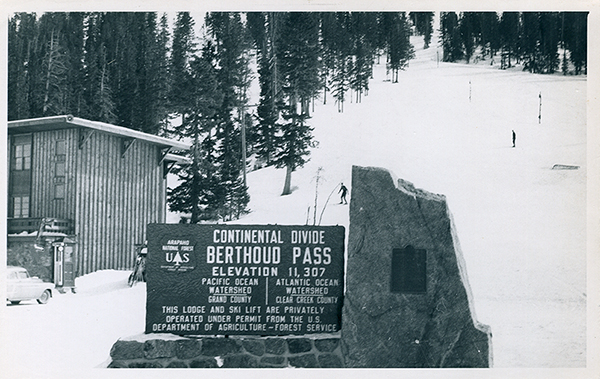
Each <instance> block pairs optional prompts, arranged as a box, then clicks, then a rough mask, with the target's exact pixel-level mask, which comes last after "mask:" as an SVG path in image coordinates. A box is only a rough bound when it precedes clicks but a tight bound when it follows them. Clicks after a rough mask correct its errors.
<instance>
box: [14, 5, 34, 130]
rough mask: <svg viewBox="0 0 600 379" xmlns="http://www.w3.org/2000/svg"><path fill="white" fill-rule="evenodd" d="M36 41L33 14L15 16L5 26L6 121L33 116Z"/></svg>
mask: <svg viewBox="0 0 600 379" xmlns="http://www.w3.org/2000/svg"><path fill="white" fill-rule="evenodd" d="M35 38H37V24H36V15H35V13H17V14H15V15H14V16H13V17H12V18H11V19H10V20H9V25H8V62H7V63H8V119H9V120H19V119H25V118H31V117H34V116H33V113H32V110H31V105H32V104H31V103H32V101H33V99H32V96H31V92H32V88H31V87H32V81H33V79H34V77H35V74H36V72H35V70H34V69H35V64H34V61H35V55H34V49H33V44H34V39H35Z"/></svg>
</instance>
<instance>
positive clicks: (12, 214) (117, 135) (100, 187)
mask: <svg viewBox="0 0 600 379" xmlns="http://www.w3.org/2000/svg"><path fill="white" fill-rule="evenodd" d="M7 129H8V149H7V150H8V154H9V165H8V175H9V177H8V209H7V210H8V222H7V229H8V235H9V251H8V254H7V258H8V264H9V265H10V264H19V263H20V264H21V265H26V264H27V262H29V263H31V262H34V261H36V262H42V263H39V264H45V263H44V262H47V263H48V266H51V263H50V262H51V259H52V258H49V259H37V258H36V257H28V258H26V259H25V258H23V256H22V252H21V253H19V254H21V255H20V256H15V255H14V254H13V255H12V256H11V246H10V245H11V237H14V238H12V240H13V241H14V240H16V239H18V237H19V236H24V237H25V236H26V235H28V234H29V235H30V236H31V235H33V234H35V231H38V230H39V228H40V223H41V221H42V220H44V221H47V220H48V219H50V222H49V223H48V225H49V228H46V229H45V230H46V232H48V233H49V231H53V232H62V233H63V235H69V236H72V238H73V240H74V241H75V246H76V248H75V253H74V254H75V258H74V261H73V270H74V273H73V275H74V276H81V275H85V274H88V273H91V272H94V271H97V270H104V269H116V270H123V269H131V268H132V267H133V264H134V260H135V249H134V246H135V245H136V244H141V243H143V242H144V240H145V239H146V225H147V224H148V223H164V222H165V221H166V210H167V204H166V190H167V180H166V177H167V173H168V171H169V169H170V167H171V166H172V165H173V164H174V163H177V162H179V163H182V162H185V161H186V159H185V158H184V157H182V156H180V155H177V154H176V153H178V152H184V151H185V150H189V148H190V145H189V144H188V143H184V142H178V141H174V140H170V139H167V138H162V137H158V136H155V135H150V134H146V133H142V132H139V131H135V130H132V129H127V128H123V127H119V126H115V125H111V124H106V123H102V122H95V121H89V120H84V119H81V118H77V117H73V116H55V117H45V118H37V119H28V120H17V121H10V122H8V128H7ZM42 229H44V227H42ZM38 234H39V232H38ZM49 234H50V233H49ZM55 234H56V233H55ZM59 234H60V233H59ZM38 238H39V236H38ZM21 250H23V249H22V248H21ZM38 253H39V252H38ZM17 255H18V254H17ZM15 260H16V263H14V262H15ZM48 261H49V262H48ZM38 268H39V267H38ZM48 270H49V271H48V272H50V273H51V271H52V269H51V267H48ZM30 271H32V270H31V268H30ZM33 271H34V274H35V271H36V268H35V267H34V268H33ZM37 271H40V270H37ZM43 276H44V275H41V277H43ZM46 276H47V275H46ZM49 279H52V278H49Z"/></svg>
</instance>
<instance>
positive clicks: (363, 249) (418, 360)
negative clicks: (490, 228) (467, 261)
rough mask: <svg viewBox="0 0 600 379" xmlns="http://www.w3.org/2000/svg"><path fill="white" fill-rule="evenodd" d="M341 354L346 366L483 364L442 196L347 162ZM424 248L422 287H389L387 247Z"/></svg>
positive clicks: (482, 328)
mask: <svg viewBox="0 0 600 379" xmlns="http://www.w3.org/2000/svg"><path fill="white" fill-rule="evenodd" d="M351 193H352V194H351V202H350V228H349V240H348V262H347V271H346V295H345V299H344V306H343V314H342V339H341V344H342V352H343V355H344V358H345V366H346V367H367V368H378V367H413V368H419V367H427V368H430V367H490V366H491V363H492V361H491V331H490V328H489V327H488V326H486V325H482V324H480V323H478V322H477V321H476V320H475V315H474V312H473V310H472V305H471V304H472V302H471V301H470V289H469V286H468V281H467V277H466V271H465V265H464V262H463V258H462V255H461V252H460V247H459V245H458V239H457V237H456V235H455V231H454V226H453V222H452V219H451V216H450V213H449V210H448V207H447V205H446V200H445V197H444V196H442V195H436V194H432V193H428V192H426V191H423V190H419V189H416V188H414V186H413V185H412V184H411V183H408V182H405V181H403V180H398V181H397V185H396V184H395V183H394V179H393V178H392V175H391V174H390V173H389V172H388V171H386V170H384V169H380V168H363V167H356V166H355V167H353V169H352V189H351ZM407 246H412V247H414V249H424V250H425V251H426V271H424V272H425V275H426V278H425V281H426V290H425V291H424V292H421V293H407V292H392V291H391V275H392V268H391V263H392V252H393V250H394V249H405V248H406V247H407Z"/></svg>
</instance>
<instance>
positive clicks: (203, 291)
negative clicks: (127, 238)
mask: <svg viewBox="0 0 600 379" xmlns="http://www.w3.org/2000/svg"><path fill="white" fill-rule="evenodd" d="M147 235H148V257H147V263H146V278H147V303H146V333H173V334H179V335H289V334H295V335H298V334H309V333H331V332H336V331H339V330H340V327H341V310H342V297H343V289H344V237H345V231H344V227H343V226H281V225H224V224H210V225H196V224H194V225H181V224H150V225H148V230H147Z"/></svg>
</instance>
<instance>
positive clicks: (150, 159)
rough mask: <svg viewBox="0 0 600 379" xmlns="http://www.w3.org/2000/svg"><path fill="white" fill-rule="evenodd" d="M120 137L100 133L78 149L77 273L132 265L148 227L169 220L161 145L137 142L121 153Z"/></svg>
mask: <svg viewBox="0 0 600 379" xmlns="http://www.w3.org/2000/svg"><path fill="white" fill-rule="evenodd" d="M121 149H122V140H121V138H119V137H116V136H113V135H110V134H106V133H100V132H95V133H94V134H93V135H92V136H91V137H90V138H89V139H88V140H87V141H86V143H85V144H84V145H83V147H82V149H80V150H79V153H78V162H77V166H78V170H77V178H76V182H77V188H76V197H77V199H76V204H77V206H76V210H75V217H74V219H75V224H76V233H77V235H78V236H79V260H78V275H85V274H87V273H90V272H94V271H97V270H103V269H117V270H122V269H130V268H132V267H133V262H134V259H135V257H134V244H137V243H142V242H144V240H145V238H146V236H145V233H146V225H147V224H148V223H151V222H164V221H165V191H166V183H165V180H164V179H163V178H162V165H159V164H158V147H157V146H156V145H152V144H148V143H146V142H143V141H140V140H137V141H135V142H134V144H133V145H132V146H131V147H130V148H129V149H128V151H127V152H126V153H125V154H124V155H123V157H121V154H122V150H121Z"/></svg>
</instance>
